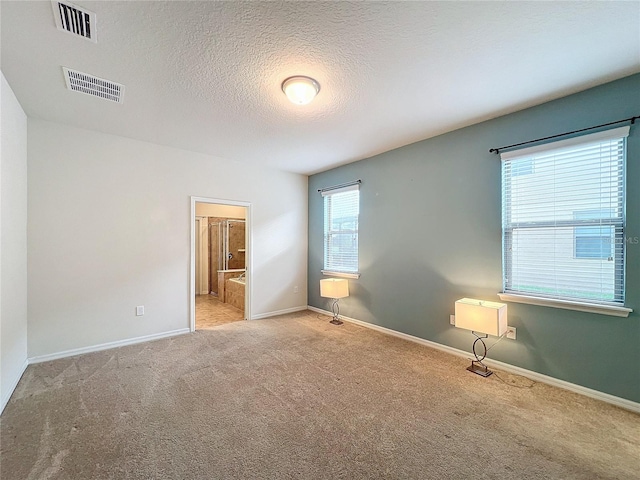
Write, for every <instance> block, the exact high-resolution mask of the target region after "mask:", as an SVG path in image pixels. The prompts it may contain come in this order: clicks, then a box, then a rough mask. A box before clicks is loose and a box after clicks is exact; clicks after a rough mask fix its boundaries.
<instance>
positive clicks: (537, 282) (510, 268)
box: [501, 127, 629, 306]
mask: <svg viewBox="0 0 640 480" xmlns="http://www.w3.org/2000/svg"><path fill="white" fill-rule="evenodd" d="M628 132H629V127H622V128H616V129H612V130H608V131H605V132H599V133H595V134H591V135H585V136H583V137H578V138H572V139H569V140H563V141H560V142H554V143H551V144H547V145H543V146H537V147H531V148H526V149H521V150H517V151H512V152H508V153H503V154H502V155H501V156H502V240H503V288H504V293H506V294H509V293H511V294H516V295H523V296H531V297H542V298H548V299H557V300H562V301H570V302H577V303H589V304H593V303H595V304H602V305H613V306H621V305H623V304H624V264H625V236H624V229H625V212H624V207H625V157H626V137H627V135H628Z"/></svg>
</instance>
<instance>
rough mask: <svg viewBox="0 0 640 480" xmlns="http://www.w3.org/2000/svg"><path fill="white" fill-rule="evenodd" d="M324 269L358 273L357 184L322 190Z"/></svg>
mask: <svg viewBox="0 0 640 480" xmlns="http://www.w3.org/2000/svg"><path fill="white" fill-rule="evenodd" d="M322 196H323V197H324V269H323V270H326V271H331V272H342V273H356V272H357V271H358V214H359V212H360V189H359V184H355V185H349V186H347V187H342V188H339V189H334V190H328V191H323V192H322Z"/></svg>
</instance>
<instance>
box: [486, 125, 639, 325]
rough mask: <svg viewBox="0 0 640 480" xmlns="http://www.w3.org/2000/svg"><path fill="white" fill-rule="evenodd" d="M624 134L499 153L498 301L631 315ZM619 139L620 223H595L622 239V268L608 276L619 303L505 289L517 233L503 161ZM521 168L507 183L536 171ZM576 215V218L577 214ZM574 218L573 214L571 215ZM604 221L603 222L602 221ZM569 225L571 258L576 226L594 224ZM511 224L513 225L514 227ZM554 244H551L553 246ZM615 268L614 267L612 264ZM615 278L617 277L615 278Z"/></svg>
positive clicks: (603, 133) (616, 131) (604, 133)
mask: <svg viewBox="0 0 640 480" xmlns="http://www.w3.org/2000/svg"><path fill="white" fill-rule="evenodd" d="M628 132H629V127H628V126H627V127H618V128H614V129H609V130H605V131H601V132H597V133H595V134H590V135H583V136H580V137H574V138H570V139H567V140H561V141H557V142H552V143H548V144H544V145H538V146H534V147H529V148H524V149H519V150H514V151H510V152H506V153H503V154H502V155H501V157H502V162H503V166H502V188H503V191H502V282H503V288H502V292H500V293H499V294H498V295H499V297H500V299H501V300H503V301H512V302H519V303H528V304H534V305H543V306H550V307H556V308H564V309H570V310H578V311H587V312H591V313H599V314H605V315H614V316H622V317H626V316H628V315H629V313H631V312H632V310H631V309H630V308H627V307H625V306H624V292H625V288H626V285H625V268H624V267H625V259H626V257H625V255H626V251H625V247H626V245H625V241H624V228H625V223H626V222H625V212H624V209H625V203H626V185H625V184H626V150H627V143H626V137H627V136H628ZM620 138H622V139H623V148H624V153H623V159H622V166H621V169H622V171H621V174H620V175H621V179H622V187H621V191H620V194H619V196H620V197H621V200H620V201H621V208H622V212H621V221H622V223H621V224H620V222H616V219H614V218H611V219H606V220H607V221H604V222H602V223H600V224H598V225H597V226H602V227H610V228H613V229H614V230H613V235H614V238H615V235H616V234H617V233H618V231H619V229H621V230H620V237H621V239H622V241H621V245H620V249H621V252H620V253H619V255H621V258H620V259H618V260H619V262H620V263H621V266H622V267H621V268H622V272H621V274H620V272H619V271H617V270H615V269H614V273H613V274H612V280H613V282H614V285H615V282H616V281H617V279H618V278H620V279H621V288H620V291H621V296H622V299H621V300H616V299H615V298H614V301H611V302H609V301H604V300H597V301H590V299H589V298H586V297H584V296H582V297H581V298H576V297H571V296H563V295H562V294H561V293H560V292H558V291H556V292H553V294H551V295H549V296H546V295H544V294H542V295H538V294H536V293H532V292H529V291H526V290H524V291H523V290H518V289H517V288H509V287H508V284H509V277H510V273H509V271H508V269H509V268H513V266H514V262H513V258H511V257H508V256H509V255H511V253H510V251H509V245H510V243H509V242H510V241H511V240H512V239H513V232H514V230H517V228H518V227H517V225H518V223H517V222H513V221H511V219H510V215H511V213H512V212H511V210H510V209H511V205H512V204H511V203H509V204H508V205H507V203H506V202H507V198H506V193H505V185H506V181H507V180H506V179H505V166H504V162H506V161H514V160H520V161H523V160H524V161H525V162H527V161H528V160H527V159H528V158H534V156H535V155H537V154H544V153H549V154H551V153H552V152H554V151H559V150H565V151H566V150H578V149H580V148H583V147H585V146H587V145H592V144H594V143H602V142H606V141H611V140H616V139H620ZM520 170H522V169H516V170H515V172H516V174H515V175H513V172H512V175H511V176H510V178H509V179H508V181H509V182H511V181H512V180H513V178H514V177H517V176H521V175H527V174H529V173H535V171H536V168H535V161H534V163H532V164H531V168H529V167H527V169H526V171H520ZM510 188H512V184H509V189H510ZM509 194H510V195H511V194H512V192H511V191H509ZM578 216H579V215H578ZM507 217H509V220H507ZM574 218H575V215H574ZM603 220H604V219H603ZM523 223H526V222H519V225H523ZM528 223H529V224H531V225H533V224H534V223H536V222H528ZM571 223H572V222H571V221H569V222H568V224H569V225H570V226H573V227H574V230H573V237H574V242H573V254H574V258H576V257H575V255H576V252H577V250H576V237H577V236H578V235H577V232H576V230H577V229H578V228H580V227H585V228H587V227H594V226H596V225H594V224H593V222H586V221H585V223H586V225H580V223H581V220H579V219H576V220H575V222H573V224H571ZM539 224H540V222H538V225H539ZM514 225H516V226H515V227H514ZM566 226H568V225H567V224H565V225H562V226H560V225H554V228H564V227H566ZM602 237H604V235H598V236H596V237H595V238H602ZM554 245H555V243H554ZM616 248H617V245H615V243H614V244H613V245H612V247H611V249H612V251H613V255H614V257H613V258H614V261H615V259H616V257H615V255H616V252H615V250H616ZM591 259H593V260H599V261H603V260H604V259H602V258H599V257H592V258H580V260H586V261H589V260H591ZM616 266H617V264H616ZM616 275H619V276H616Z"/></svg>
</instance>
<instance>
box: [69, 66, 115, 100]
mask: <svg viewBox="0 0 640 480" xmlns="http://www.w3.org/2000/svg"><path fill="white" fill-rule="evenodd" d="M62 70H63V71H64V79H65V82H66V83H67V88H68V89H69V90H73V91H75V92H80V93H85V94H87V95H93V96H94V97H100V98H104V99H105V100H110V101H112V102H116V103H122V96H123V95H124V85H121V84H119V83H115V82H112V81H110V80H105V79H104V78H98V77H94V76H93V75H89V74H88V73H82V72H78V71H76V70H71V69H69V68H66V67H62Z"/></svg>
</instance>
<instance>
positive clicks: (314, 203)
mask: <svg viewBox="0 0 640 480" xmlns="http://www.w3.org/2000/svg"><path fill="white" fill-rule="evenodd" d="M636 115H640V74H638V75H633V76H630V77H626V78H623V79H621V80H618V81H615V82H611V83H608V84H605V85H601V86H599V87H595V88H592V89H589V90H586V91H583V92H580V93H577V94H574V95H571V96H568V97H564V98H561V99H558V100H554V101H551V102H548V103H545V104H542V105H539V106H536V107H532V108H528V109H526V110H522V111H520V112H516V113H513V114H509V115H505V116H503V117H499V118H496V119H493V120H489V121H486V122H483V123H479V124H477V125H473V126H470V127H466V128H463V129H460V130H457V131H454V132H451V133H447V134H444V135H440V136H438V137H434V138H430V139H427V140H424V141H421V142H418V143H414V144H411V145H408V146H405V147H402V148H398V149H396V150H392V151H390V152H386V153H383V154H380V155H376V156H374V157H371V158H368V159H365V160H361V161H358V162H355V163H351V164H348V165H345V166H342V167H339V168H335V169H332V170H329V171H326V172H322V173H319V174H316V175H313V176H311V177H310V178H309V284H308V285H309V287H308V288H309V291H308V298H309V305H311V306H314V307H318V308H322V309H325V310H330V306H329V304H328V303H327V299H325V298H322V297H320V286H319V285H320V280H321V279H322V278H325V277H323V275H322V274H321V272H320V270H321V269H322V256H323V244H322V236H323V210H322V208H323V206H322V198H321V196H320V194H319V193H318V192H317V190H318V189H319V188H323V187H328V186H331V185H335V184H340V183H345V182H348V181H352V180H356V179H361V180H362V185H361V189H360V238H359V240H360V251H359V254H360V259H359V263H360V272H361V277H360V278H359V279H358V280H349V284H350V290H351V295H350V296H349V297H348V298H344V299H342V300H341V301H340V313H341V314H343V315H346V316H348V317H352V318H356V319H359V320H363V321H365V322H369V323H372V324H375V325H380V326H384V327H387V328H390V329H393V330H396V331H399V332H403V333H407V334H410V335H414V336H417V337H420V338H423V339H427V340H431V341H434V342H438V343H440V344H443V345H449V346H451V347H454V348H458V349H461V350H465V351H470V348H471V344H472V340H473V336H472V334H471V332H469V331H466V330H461V329H456V328H455V327H453V326H451V325H450V324H449V315H450V314H453V313H454V302H455V301H456V300H457V299H459V298H462V297H473V298H479V299H484V300H493V301H499V299H498V296H497V293H498V292H499V291H500V290H501V288H502V263H501V190H500V189H501V185H500V184H501V180H500V157H499V156H497V155H495V154H490V153H489V149H490V148H492V147H499V146H502V145H508V144H513V143H518V142H523V141H527V140H532V139H535V138H540V137H545V136H549V135H555V134H558V133H563V132H567V131H571V130H577V129H581V128H586V127H591V126H594V125H598V124H601V123H606V122H612V121H615V120H620V119H623V118H627V117H631V116H636ZM626 234H627V237H628V239H629V240H630V242H629V243H628V246H627V259H626V262H627V267H626V282H627V285H626V287H627V288H626V300H627V301H626V305H627V306H628V307H630V308H633V309H634V312H633V313H632V314H631V315H630V316H629V317H628V318H618V317H611V316H604V315H597V314H590V313H582V312H575V311H570V310H561V309H557V308H549V307H539V306H532V305H524V304H518V303H509V324H510V325H513V326H515V327H516V328H517V335H518V338H517V340H516V341H512V340H506V339H504V340H502V341H501V342H500V343H498V344H497V345H496V346H495V348H493V349H492V350H491V352H490V358H492V359H495V360H499V361H502V362H506V363H509V364H511V365H516V366H519V367H522V368H526V369H528V370H532V371H535V372H539V373H542V374H544V375H549V376H551V377H555V378H557V379H561V380H565V381H568V382H571V383H575V384H578V385H582V386H585V387H587V388H591V389H595V390H599V391H601V392H605V393H609V394H612V395H615V396H618V397H622V398H626V399H629V400H632V401H635V402H640V368H639V357H640V315H639V313H640V242H634V240H636V239H638V238H640V121H637V122H636V124H635V125H634V126H632V127H631V133H630V136H629V139H628V150H627V232H626ZM336 328H339V327H336Z"/></svg>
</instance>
